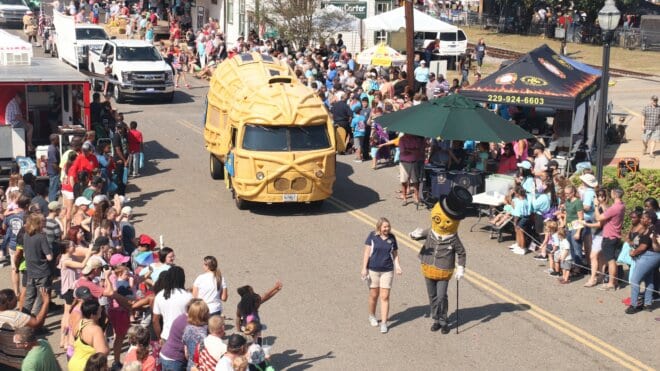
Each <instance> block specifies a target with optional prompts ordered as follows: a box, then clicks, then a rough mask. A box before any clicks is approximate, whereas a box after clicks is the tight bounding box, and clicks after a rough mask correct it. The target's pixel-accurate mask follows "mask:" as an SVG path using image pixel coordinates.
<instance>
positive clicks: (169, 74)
mask: <svg viewBox="0 0 660 371" xmlns="http://www.w3.org/2000/svg"><path fill="white" fill-rule="evenodd" d="M173 80H174V74H173V73H172V71H167V72H165V81H167V82H172V81H173Z"/></svg>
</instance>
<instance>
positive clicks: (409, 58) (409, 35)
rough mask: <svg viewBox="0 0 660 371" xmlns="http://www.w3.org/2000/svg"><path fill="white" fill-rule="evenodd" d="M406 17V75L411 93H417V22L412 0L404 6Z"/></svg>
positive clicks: (408, 0) (407, 1)
mask: <svg viewBox="0 0 660 371" xmlns="http://www.w3.org/2000/svg"><path fill="white" fill-rule="evenodd" d="M404 6H405V8H404V10H405V15H406V66H407V67H406V74H407V75H408V76H407V78H408V87H409V88H410V91H411V92H413V91H415V75H414V73H413V72H414V71H413V70H414V69H413V66H414V64H415V45H414V44H413V38H414V35H415V20H414V18H413V17H414V14H413V3H412V0H406V2H405V4H404Z"/></svg>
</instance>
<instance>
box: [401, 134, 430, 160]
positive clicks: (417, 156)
mask: <svg viewBox="0 0 660 371" xmlns="http://www.w3.org/2000/svg"><path fill="white" fill-rule="evenodd" d="M399 151H400V152H401V154H400V157H399V160H400V161H402V162H416V161H422V160H424V138H422V137H418V136H416V135H409V134H404V135H403V136H402V137H401V138H399Z"/></svg>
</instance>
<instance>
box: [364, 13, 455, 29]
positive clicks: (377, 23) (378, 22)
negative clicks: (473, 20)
mask: <svg viewBox="0 0 660 371" xmlns="http://www.w3.org/2000/svg"><path fill="white" fill-rule="evenodd" d="M413 13H414V15H413V18H414V21H415V23H414V29H415V31H417V32H456V30H457V29H458V28H457V27H456V26H452V25H450V24H449V23H445V22H443V21H441V20H439V19H436V18H433V17H431V16H430V15H428V14H426V13H423V12H420V11H419V10H417V9H413ZM364 26H365V29H367V30H373V31H387V32H395V31H399V30H400V29H402V28H406V17H405V12H404V7H399V8H396V9H393V10H390V11H389V12H385V13H381V14H379V15H375V16H373V17H369V18H366V19H365V20H364Z"/></svg>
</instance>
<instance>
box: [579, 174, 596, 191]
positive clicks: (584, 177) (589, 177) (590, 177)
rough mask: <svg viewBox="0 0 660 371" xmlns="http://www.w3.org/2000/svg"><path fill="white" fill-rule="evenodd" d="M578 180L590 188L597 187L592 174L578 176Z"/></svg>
mask: <svg viewBox="0 0 660 371" xmlns="http://www.w3.org/2000/svg"><path fill="white" fill-rule="evenodd" d="M580 180H581V181H583V182H584V184H586V185H588V186H589V187H591V188H596V187H598V180H597V179H596V177H595V176H594V175H593V174H583V175H580Z"/></svg>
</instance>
